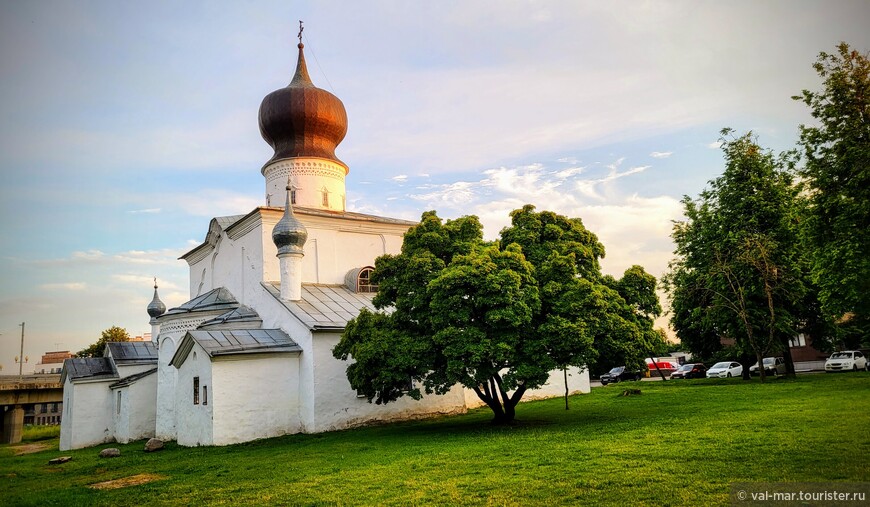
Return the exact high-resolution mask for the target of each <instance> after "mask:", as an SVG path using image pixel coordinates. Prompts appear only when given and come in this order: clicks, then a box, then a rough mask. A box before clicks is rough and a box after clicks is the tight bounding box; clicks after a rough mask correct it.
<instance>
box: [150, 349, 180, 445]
mask: <svg viewBox="0 0 870 507" xmlns="http://www.w3.org/2000/svg"><path fill="white" fill-rule="evenodd" d="M159 340H160V341H159V344H160V345H159V349H158V352H157V400H156V401H157V407H156V411H157V419H156V422H155V436H156V437H157V438H159V439H161V440H165V441H169V440H175V421H176V416H175V385H176V383H177V382H178V371H177V370H176V369H175V367H174V366H171V365H170V364H169V361H171V360H172V356H173V354H175V350H176V349H177V344H176V339H173V338H172V337H171V336H162V335H161V336H160V339H159Z"/></svg>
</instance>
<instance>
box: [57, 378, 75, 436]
mask: <svg viewBox="0 0 870 507" xmlns="http://www.w3.org/2000/svg"><path fill="white" fill-rule="evenodd" d="M74 403H75V389H74V388H73V383H72V380H70V379H66V382H64V384H63V405H61V406H62V407H63V414H62V416H61V418H60V443H59V444H58V448H59V449H60V450H61V451H67V450H69V449H72V432H73V418H72V412H73V410H72V409H73V404H74ZM76 426H78V421H76Z"/></svg>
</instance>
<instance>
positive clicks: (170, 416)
mask: <svg viewBox="0 0 870 507" xmlns="http://www.w3.org/2000/svg"><path fill="white" fill-rule="evenodd" d="M220 313H222V312H221V311H210V312H196V313H192V314H186V315H180V316H177V317H175V318H170V319H161V325H160V336H158V337H157V343H158V346H157V409H156V411H157V422H156V429H155V433H156V435H155V436H156V437H157V438H159V439H161V440H175V438H176V437H175V432H176V422H177V420H178V414H177V411H176V401H175V390H176V385H177V382H178V370H177V369H176V368H175V367H174V366H172V365H170V364H169V361H171V360H172V356H173V355H174V354H175V351H176V349H177V348H178V344H179V343H181V339H182V338H183V337H184V335H185V334H186V333H187V332H188V331H191V330H193V329H196V327H197V326H199V325H200V324H202V323H203V322H205V321H206V320H208V319H211V318H212V317H215V316H217V315H219V314H220ZM152 368H153V366H152Z"/></svg>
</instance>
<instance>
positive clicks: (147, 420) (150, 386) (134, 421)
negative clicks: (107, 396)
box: [112, 374, 157, 444]
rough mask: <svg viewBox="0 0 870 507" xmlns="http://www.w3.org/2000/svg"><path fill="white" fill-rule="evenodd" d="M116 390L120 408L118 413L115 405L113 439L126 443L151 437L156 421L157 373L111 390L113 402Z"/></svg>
mask: <svg viewBox="0 0 870 507" xmlns="http://www.w3.org/2000/svg"><path fill="white" fill-rule="evenodd" d="M118 392H121V410H120V413H118V410H117V406H116V407H115V416H114V417H115V441H117V442H119V443H122V444H126V443H128V442H131V441H134V440H140V439H143V438H151V437H153V436H154V435H155V427H156V423H157V403H156V402H157V375H155V374H152V375H148V376H147V377H144V378H141V379H139V380H137V381H136V382H135V383H133V384H131V385H129V386H126V387H122V388H118V389H115V390H113V391H112V396H113V398H114V399H115V403H117V400H118Z"/></svg>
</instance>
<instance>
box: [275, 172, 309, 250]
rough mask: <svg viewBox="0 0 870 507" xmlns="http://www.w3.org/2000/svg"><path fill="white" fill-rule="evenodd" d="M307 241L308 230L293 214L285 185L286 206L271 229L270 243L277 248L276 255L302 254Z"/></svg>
mask: <svg viewBox="0 0 870 507" xmlns="http://www.w3.org/2000/svg"><path fill="white" fill-rule="evenodd" d="M307 239H308V229H306V228H305V226H304V225H303V224H302V222H300V221H299V220H298V219H297V218H296V216H295V215H294V214H293V206H292V204H291V203H290V185H289V184H288V185H287V204H286V206H285V207H284V216H283V217H281V220H279V221H278V223H277V224H275V228H274V229H272V241H273V242H274V243H275V246H277V247H278V255H283V254H289V253H302V252H303V248H302V247H304V246H305V241H306V240H307Z"/></svg>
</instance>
